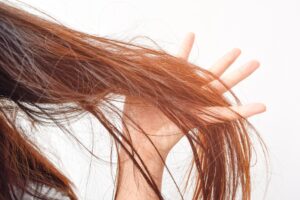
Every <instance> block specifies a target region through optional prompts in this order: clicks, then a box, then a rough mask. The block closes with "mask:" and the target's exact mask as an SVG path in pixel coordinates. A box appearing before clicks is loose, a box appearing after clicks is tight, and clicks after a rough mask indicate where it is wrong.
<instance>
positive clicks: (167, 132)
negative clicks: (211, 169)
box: [124, 33, 265, 154]
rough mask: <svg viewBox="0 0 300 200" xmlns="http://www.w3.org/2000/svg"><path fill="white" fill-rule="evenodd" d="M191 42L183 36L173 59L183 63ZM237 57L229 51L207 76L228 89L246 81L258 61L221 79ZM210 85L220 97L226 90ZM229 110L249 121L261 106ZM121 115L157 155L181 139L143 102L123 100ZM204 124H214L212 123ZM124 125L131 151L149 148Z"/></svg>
mask: <svg viewBox="0 0 300 200" xmlns="http://www.w3.org/2000/svg"><path fill="white" fill-rule="evenodd" d="M193 42H194V35H193V34H192V33H190V34H188V35H187V36H186V39H185V40H184V42H183V44H182V47H181V49H180V51H179V53H178V55H177V56H178V57H181V58H183V59H186V60H187V59H188V57H189V53H190V51H191V49H192V46H193ZM239 55H240V50H239V49H233V50H232V51H230V52H229V53H227V54H226V55H224V56H223V57H222V58H220V59H219V60H218V61H217V62H216V63H215V64H214V65H212V67H211V68H210V69H209V71H210V72H212V73H213V74H215V75H216V76H219V77H220V78H221V80H222V81H223V82H224V83H225V84H226V85H227V86H228V87H229V88H231V87H233V86H234V85H236V84H237V83H239V82H240V81H242V80H243V79H245V78H246V77H248V76H249V75H250V74H251V73H252V72H254V71H255V70H256V69H257V67H258V66H259V62H258V61H256V60H252V61H250V62H248V63H246V64H244V65H243V66H242V67H241V68H240V69H238V70H236V71H234V72H232V73H231V74H229V75H226V76H221V75H222V74H223V73H224V72H225V70H226V69H227V68H228V67H229V66H230V65H231V64H232V63H233V62H234V61H235V60H236V59H237V58H238V56H239ZM211 84H212V86H214V87H215V88H217V89H218V91H220V93H224V92H226V88H224V87H222V85H221V84H220V83H219V82H218V81H213V82H211ZM208 109H213V110H214V112H219V113H220V114H221V115H222V116H225V117H228V118H229V119H230V118H235V117H236V115H233V113H232V112H231V113H230V112H228V109H225V108H220V107H210V108H208ZM232 109H233V110H235V111H236V112H238V113H239V114H240V115H242V116H244V117H250V116H253V115H255V114H258V113H261V112H264V111H265V106H264V104H261V103H252V104H248V105H243V106H234V107H232ZM124 114H125V115H128V116H130V117H131V119H132V120H133V121H135V122H136V123H137V124H138V125H139V126H140V127H141V128H142V129H143V130H144V131H145V132H146V133H147V135H148V136H149V137H150V139H151V140H152V142H153V143H154V144H155V146H156V147H157V148H158V149H159V151H160V153H161V154H167V153H168V152H169V150H170V149H171V148H172V147H173V146H174V145H175V144H176V143H177V142H178V141H179V140H180V138H181V137H182V136H183V134H176V133H179V132H180V130H179V129H178V128H177V126H176V125H175V124H173V123H172V122H171V121H170V120H169V119H168V118H167V117H166V116H165V115H164V114H163V113H162V112H161V111H160V110H158V109H157V108H155V107H154V106H151V105H147V104H145V102H144V101H141V100H139V99H132V98H127V99H126V101H125V105H124ZM208 122H209V123H216V122H214V121H208ZM125 123H126V125H127V127H128V131H125V130H124V133H126V134H127V135H130V138H131V140H132V143H133V145H134V147H135V148H137V149H140V148H141V147H142V148H143V149H147V148H146V147H148V146H152V144H150V143H149V139H148V138H147V137H146V136H145V135H144V134H142V133H140V132H138V131H136V130H134V129H133V128H132V127H133V126H131V124H130V123H129V122H128V121H126V120H125ZM128 132H129V134H128Z"/></svg>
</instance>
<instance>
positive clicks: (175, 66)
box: [0, 2, 261, 200]
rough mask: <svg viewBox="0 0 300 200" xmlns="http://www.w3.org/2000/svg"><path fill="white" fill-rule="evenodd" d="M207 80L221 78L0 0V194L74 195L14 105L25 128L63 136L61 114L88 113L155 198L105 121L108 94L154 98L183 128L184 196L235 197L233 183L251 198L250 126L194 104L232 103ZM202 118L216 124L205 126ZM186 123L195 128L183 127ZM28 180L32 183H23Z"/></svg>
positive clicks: (125, 143)
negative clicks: (191, 174)
mask: <svg viewBox="0 0 300 200" xmlns="http://www.w3.org/2000/svg"><path fill="white" fill-rule="evenodd" d="M212 80H219V81H220V82H221V83H222V81H221V80H220V79H219V78H218V77H217V76H215V75H214V74H212V73H211V72H209V71H208V70H206V69H203V68H201V67H199V66H197V65H194V64H192V63H190V62H188V61H186V60H184V59H182V58H178V57H175V56H172V55H170V54H169V53H167V52H166V51H164V50H162V49H154V48H150V47H146V46H142V45H137V44H133V43H130V42H122V41H119V40H115V39H108V38H104V37H99V36H95V35H91V34H86V33H83V32H80V31H76V30H73V29H71V28H68V27H66V26H64V25H62V24H59V23H57V22H55V21H50V20H47V19H45V18H42V17H38V16H37V15H34V14H31V13H29V12H26V11H24V10H22V9H20V8H17V7H15V6H11V5H8V4H7V3H3V2H1V3H0V109H1V112H0V160H1V164H0V175H1V179H0V199H7V200H11V199H17V197H18V194H17V193H18V191H21V193H22V194H23V195H24V194H28V195H30V196H34V197H36V198H38V199H49V197H47V196H45V195H44V194H43V193H42V192H41V188H42V187H44V186H47V187H49V188H55V189H56V190H57V191H60V192H62V193H63V194H65V195H66V196H68V197H69V198H70V199H72V200H75V199H77V197H76V195H75V192H74V185H73V183H72V182H71V181H70V180H69V179H68V178H67V177H66V176H65V175H63V174H62V172H60V171H59V170H58V169H57V168H56V167H55V166H54V165H53V164H52V163H51V162H50V161H49V160H48V159H47V158H46V157H45V156H44V155H43V153H42V152H41V151H40V150H39V148H38V146H37V145H36V144H34V143H33V142H32V141H31V140H30V139H29V138H28V137H27V136H26V134H25V133H24V130H23V128H22V126H21V125H17V124H18V123H17V120H16V113H23V114H24V116H26V119H27V120H28V121H30V123H31V125H32V126H37V125H45V124H46V125H47V124H55V125H56V126H58V127H59V128H61V129H62V130H64V131H65V132H67V133H68V134H72V133H71V132H68V131H67V128H66V127H65V122H66V121H68V120H70V119H72V118H74V117H78V116H80V114H82V113H88V114H91V115H92V116H94V117H95V118H96V119H97V120H98V121H99V122H100V123H101V124H102V125H103V126H104V127H105V128H106V130H107V131H108V133H109V134H110V135H111V137H112V138H113V139H114V141H115V143H116V144H118V145H119V147H120V148H123V149H124V150H125V152H126V153H127V154H128V155H129V157H130V158H131V159H132V160H133V162H134V164H135V165H136V166H137V168H138V170H140V172H141V174H142V175H143V178H144V179H145V180H146V181H147V183H148V184H149V186H150V187H151V188H152V189H153V191H154V192H155V194H156V195H157V198H158V199H163V196H162V194H161V192H160V190H159V188H158V186H157V185H156V184H155V182H154V181H153V178H152V177H151V175H150V173H149V171H148V170H147V166H145V164H144V162H143V160H142V159H141V158H140V157H139V156H134V154H136V155H139V152H138V151H136V149H135V148H134V146H133V144H132V143H131V142H130V140H128V139H126V138H125V137H124V134H122V131H121V130H120V129H119V128H118V127H117V126H116V125H115V124H114V123H112V122H111V121H110V120H109V115H108V114H107V111H109V112H111V113H115V114H116V115H118V111H119V109H118V108H117V107H116V106H115V105H114V104H113V103H112V102H113V101H114V100H113V98H112V96H111V95H121V96H124V97H133V98H139V99H141V100H142V101H144V102H147V103H149V104H151V105H153V106H155V107H156V108H158V109H159V110H160V111H161V112H162V113H164V115H165V116H166V117H167V118H168V119H170V120H171V121H172V122H173V123H174V124H176V125H177V126H178V127H179V128H180V130H181V131H182V132H183V133H185V137H186V138H187V139H188V141H189V144H190V146H191V149H192V152H193V162H192V166H195V169H196V172H197V176H196V181H195V188H194V194H193V199H199V198H202V199H204V200H210V199H217V200H225V199H235V198H236V197H238V196H237V195H238V193H239V191H240V194H241V197H240V198H242V199H243V200H247V199H250V196H251V176H250V163H251V155H252V151H253V144H252V138H251V137H250V136H249V129H250V128H251V129H252V130H255V128H254V127H253V126H252V125H251V124H250V122H248V121H247V119H245V118H244V117H243V116H239V118H237V119H235V120H228V119H226V118H224V117H220V116H218V115H217V114H214V113H209V112H207V111H206V110H205V109H203V108H205V107H209V106H225V107H229V106H231V105H233V104H234V103H236V104H240V101H239V99H238V98H237V97H236V96H235V94H234V93H233V92H232V91H231V90H230V89H229V88H227V86H226V85H225V84H223V83H222V84H223V85H224V87H226V88H227V89H228V91H229V92H230V94H231V95H232V96H233V97H234V100H235V102H230V101H229V100H228V99H227V98H225V96H224V95H222V94H220V92H218V91H217V90H216V89H215V88H213V87H210V86H207V85H208V83H210V82H211V81H212ZM199 113H201V115H199ZM236 114H237V115H238V113H236ZM201 116H202V117H201ZM203 116H209V117H210V118H214V119H216V120H218V121H219V123H215V124H208V123H207V121H206V120H205V118H203ZM124 117H128V116H123V118H121V120H124ZM128 118H129V117H128ZM195 127H197V128H198V130H199V132H194V131H191V130H193V129H194V128H195ZM255 131H256V130H255ZM256 132H257V131H256ZM144 133H145V132H144ZM145 134H146V133H145ZM258 137H259V136H258ZM260 140H261V139H260ZM78 142H79V141H78ZM30 183H33V184H34V186H35V187H31V188H29V187H28V185H29V184H30Z"/></svg>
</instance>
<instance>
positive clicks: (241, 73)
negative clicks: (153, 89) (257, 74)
mask: <svg viewBox="0 0 300 200" xmlns="http://www.w3.org/2000/svg"><path fill="white" fill-rule="evenodd" d="M259 65H260V63H259V62H258V61H256V60H252V61H250V62H248V63H246V64H244V65H243V66H242V67H240V68H239V69H237V70H235V71H233V72H232V73H230V74H228V75H225V76H224V77H221V81H223V82H224V84H225V85H226V86H227V87H228V88H232V87H233V86H235V85H236V84H238V83H239V82H241V81H242V80H244V79H245V78H247V77H248V76H250V75H251V74H252V73H253V72H254V71H255V70H256V69H257V68H258V67H259ZM209 85H210V86H212V87H214V88H216V89H217V90H218V91H219V92H220V93H221V94H222V93H224V92H226V91H227V89H226V88H225V87H224V86H223V84H222V83H221V82H220V81H218V80H214V81H212V82H211V83H210V84H209Z"/></svg>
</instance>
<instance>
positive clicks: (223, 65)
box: [208, 48, 241, 76]
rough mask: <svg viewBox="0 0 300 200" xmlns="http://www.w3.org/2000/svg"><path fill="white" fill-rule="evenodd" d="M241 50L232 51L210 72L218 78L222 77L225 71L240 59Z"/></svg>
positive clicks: (214, 65)
mask: <svg viewBox="0 0 300 200" xmlns="http://www.w3.org/2000/svg"><path fill="white" fill-rule="evenodd" d="M240 54H241V50H240V49H238V48H234V49H232V50H231V51H230V52H228V53H226V54H225V55H224V56H223V57H222V58H220V59H219V60H218V61H217V62H216V63H215V64H213V65H212V66H211V67H210V68H209V69H208V70H209V71H210V72H212V73H213V74H215V75H216V76H221V75H222V74H223V73H224V72H225V70H226V69H227V68H228V67H229V66H230V65H231V64H232V63H233V62H234V61H235V60H236V59H237V58H238V57H239V55H240Z"/></svg>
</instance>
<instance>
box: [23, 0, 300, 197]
mask: <svg viewBox="0 0 300 200" xmlns="http://www.w3.org/2000/svg"><path fill="white" fill-rule="evenodd" d="M24 1H25V0H24ZM25 2H27V3H28V4H30V5H32V6H35V7H37V8H39V9H41V10H42V11H45V12H46V13H48V14H50V15H51V16H53V17H55V18H56V19H58V20H59V21H60V22H62V23H64V24H66V25H67V26H70V27H73V28H76V29H78V30H81V31H84V32H88V33H93V34H98V35H100V36H110V37H112V38H117V39H125V38H130V37H133V36H137V35H146V36H149V37H151V38H152V39H154V40H155V41H156V42H158V43H159V44H160V45H161V46H163V47H164V48H165V49H167V50H168V51H169V52H170V53H176V51H177V48H178V46H179V44H180V42H181V41H182V39H183V37H184V35H185V33H186V32H189V31H192V32H195V34H196V41H195V46H194V49H193V52H192V54H191V58H190V61H191V62H194V63H196V64H198V65H200V66H202V67H205V68H206V67H208V66H210V65H211V64H213V62H214V61H216V59H217V58H219V57H220V56H222V55H223V54H224V53H225V52H227V51H229V50H230V49H232V48H234V47H238V48H240V49H241V50H242V55H241V56H240V58H239V59H238V60H237V61H236V62H235V63H234V65H233V66H232V69H235V68H237V67H239V66H241V65H242V64H243V63H245V62H246V61H248V60H250V59H257V60H259V61H260V63H261V66H260V68H259V69H258V70H257V71H256V72H255V73H254V74H253V75H252V76H250V77H249V78H248V79H246V80H245V81H243V82H242V83H241V84H240V85H239V86H237V87H235V88H234V89H233V91H234V92H236V94H237V95H238V97H239V98H240V99H241V100H242V102H244V103H250V102H264V103H265V104H266V105H267V112H266V113H264V114H261V115H260V116H255V117H253V118H251V119H250V121H251V122H253V123H254V125H255V126H256V127H257V129H258V131H259V132H260V134H261V136H262V137H263V139H264V140H265V142H266V144H267V146H268V149H269V155H270V157H269V158H270V161H271V163H270V168H269V170H268V175H269V176H270V181H269V186H268V190H267V193H266V196H265V199H270V200H271V199H272V200H273V199H274V200H279V199H300V192H299V190H300V188H299V180H300V170H299V168H300V161H299V158H300V156H299V153H300V135H299V130H298V125H299V122H298V120H299V114H300V112H299V111H300V106H299V103H300V94H299V86H300V78H299V73H300V70H299V68H300V59H299V58H300V52H299V51H300V39H299V37H300V27H299V26H300V2H299V1H297V0H284V1H283V0H244V1H241V0H226V1H225V0H219V1H217V0H209V1H208V0H207V1H204V0H177V1H175V0H151V1H147V0H131V1H130V0H118V1H112V0H111V1H110V0H77V1H75V0H73V1H67V0H51V1H39V0H30V1H25ZM232 69H231V70H232ZM95 126H96V125H94V129H97V130H101V129H100V128H99V129H98V128H95ZM75 128H76V135H77V136H78V137H80V138H81V139H82V141H83V142H86V143H87V144H88V143H89V141H90V137H91V136H90V133H89V128H88V124H87V123H86V121H83V120H82V121H81V122H79V123H77V125H76V127H75ZM97 130H96V131H95V132H97ZM58 132H59V131H57V130H55V129H51V131H50V129H49V130H48V131H45V132H44V133H40V134H39V136H38V138H39V139H40V141H41V143H42V145H43V146H44V147H43V149H44V150H45V151H47V152H48V154H49V156H50V157H51V158H52V159H53V161H55V162H56V163H57V165H58V166H59V167H61V168H62V169H63V170H64V172H65V173H66V174H67V175H68V176H69V177H71V179H72V180H73V181H74V183H75V184H76V186H77V187H78V194H79V195H81V198H82V199H91V200H93V199H111V198H112V197H111V195H112V185H113V182H112V178H111V175H110V165H109V163H106V162H104V161H102V162H96V161H95V162H93V164H92V170H91V174H90V178H89V181H88V184H87V176H88V173H87V172H88V167H89V157H88V156H87V154H83V153H80V152H81V151H80V149H79V148H78V147H74V144H73V143H70V142H68V140H67V139H66V138H65V137H63V136H61V135H60V134H58ZM97 133H98V136H96V142H98V143H97V145H96V146H97V151H99V152H101V155H102V156H103V157H104V158H105V159H106V160H108V161H109V157H108V155H109V153H108V152H109V146H110V143H109V139H108V137H107V135H105V134H104V133H101V131H98V132H97ZM100 134H101V135H100ZM41 136H42V137H41ZM87 138H89V139H87ZM184 147H185V142H184V141H182V142H181V143H180V144H179V145H177V146H176V148H175V149H174V151H173V154H172V155H171V157H170V160H169V163H170V165H171V168H172V169H173V170H174V175H175V177H177V179H178V181H179V183H180V176H181V173H180V171H182V170H178V169H182V163H184V162H183V161H185V160H187V159H188V157H189V153H188V152H184V151H185V149H187V148H184ZM49 152H50V153H51V154H50V153H49ZM175 154H176V157H175V156H174V155H175ZM54 155H55V156H54ZM262 164H263V163H260V164H258V167H255V168H254V172H253V175H254V179H255V184H254V185H253V199H263V197H264V191H265V189H264V184H266V181H264V179H263V176H262V174H264V170H263V169H262V167H260V165H262ZM113 169H114V167H113ZM163 191H164V193H165V194H166V197H167V199H176V198H177V197H178V196H176V190H175V189H174V186H173V184H172V182H171V181H168V177H167V176H166V181H165V182H164V185H163ZM187 199H188V195H187Z"/></svg>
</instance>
